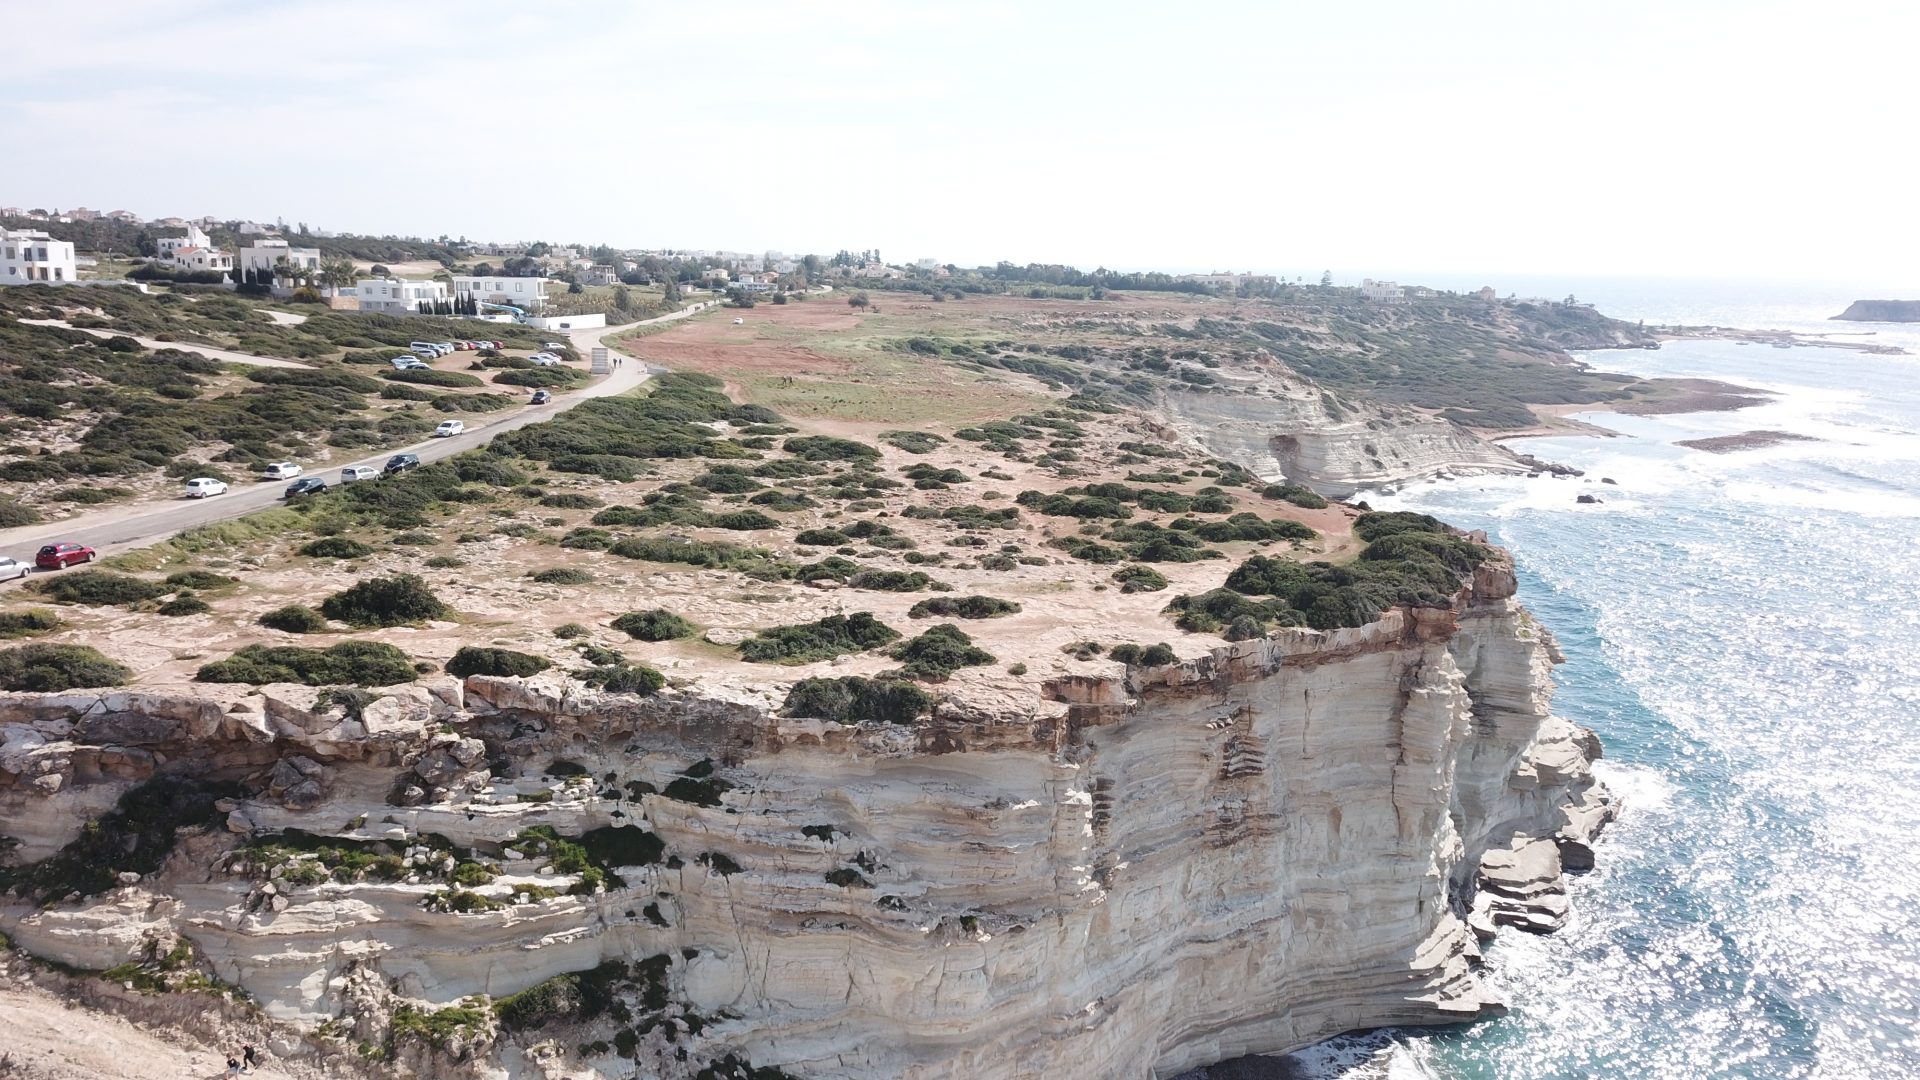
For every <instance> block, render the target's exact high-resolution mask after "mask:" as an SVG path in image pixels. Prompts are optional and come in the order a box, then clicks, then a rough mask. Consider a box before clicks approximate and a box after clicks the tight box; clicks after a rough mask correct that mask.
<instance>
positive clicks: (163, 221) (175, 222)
mask: <svg viewBox="0 0 1920 1080" xmlns="http://www.w3.org/2000/svg"><path fill="white" fill-rule="evenodd" d="M147 224H149V225H151V226H153V227H154V228H156V229H184V228H186V227H187V219H186V218H177V217H163V218H154V219H153V220H152V221H149V222H147Z"/></svg>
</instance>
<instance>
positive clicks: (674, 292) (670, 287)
mask: <svg viewBox="0 0 1920 1080" xmlns="http://www.w3.org/2000/svg"><path fill="white" fill-rule="evenodd" d="M661 299H663V300H665V301H666V302H667V303H669V304H677V303H679V302H680V301H682V300H684V299H686V297H685V296H684V295H683V294H682V293H681V292H680V286H678V285H676V284H674V283H673V282H671V281H669V282H667V291H666V294H665V295H664V296H662V297H661Z"/></svg>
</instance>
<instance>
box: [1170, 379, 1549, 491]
mask: <svg viewBox="0 0 1920 1080" xmlns="http://www.w3.org/2000/svg"><path fill="white" fill-rule="evenodd" d="M1282 385H1283V386H1284V387H1285V389H1284V390H1282V391H1280V392H1277V393H1276V394H1275V395H1274V396H1272V397H1254V396H1247V395H1226V394H1200V393H1182V392H1179V391H1172V390H1170V391H1167V392H1166V393H1165V394H1163V395H1162V398H1161V401H1160V406H1161V411H1162V412H1163V414H1164V415H1165V416H1166V417H1168V419H1169V421H1170V422H1171V423H1172V424H1173V425H1174V427H1176V428H1177V429H1178V430H1179V431H1180V432H1181V433H1182V434H1184V435H1186V436H1187V437H1188V438H1190V439H1192V440H1193V441H1194V442H1196V443H1198V444H1199V445H1200V446H1201V447H1203V448H1204V449H1205V450H1206V451H1207V452H1208V453H1209V454H1212V455H1214V456H1215V457H1219V458H1223V459H1225V460H1228V461H1232V462H1234V463H1236V464H1239V465H1241V466H1244V467H1245V468H1247V469H1248V470H1250V471H1251V472H1253V473H1254V474H1255V475H1256V476H1259V477H1260V478H1261V479H1263V480H1269V481H1278V480H1291V481H1294V482H1296V483H1301V484H1305V485H1307V486H1309V487H1311V488H1313V489H1314V490H1315V491H1318V492H1319V493H1321V494H1322V495H1326V496H1328V497H1330V498H1346V497H1348V496H1351V495H1352V494H1353V493H1354V492H1356V491H1358V490H1360V489H1361V488H1362V487H1366V486H1369V485H1374V486H1378V485H1382V484H1397V483H1405V482H1407V481H1410V480H1422V479H1426V478H1428V477H1434V476H1441V475H1455V474H1463V473H1476V472H1527V471H1529V470H1530V469H1532V468H1535V467H1537V466H1535V465H1531V464H1529V463H1527V462H1525V461H1523V460H1521V459H1520V458H1519V457H1516V456H1515V455H1514V454H1513V453H1512V452H1511V451H1509V450H1507V449H1505V448H1504V447H1502V446H1500V445H1499V444H1498V443H1492V442H1487V441H1485V440H1482V439H1479V438H1476V437H1475V436H1474V435H1473V434H1472V433H1470V432H1468V431H1467V430H1466V429H1464V428H1462V427H1460V426H1459V425H1457V424H1454V423H1452V422H1450V421H1447V420H1442V419H1439V418H1437V417H1430V416H1425V415H1422V414H1418V413H1411V412H1407V411H1395V412H1391V413H1389V412H1387V411H1385V410H1381V409H1379V408H1378V407H1376V406H1373V405H1368V404H1352V405H1346V404H1339V403H1336V404H1334V405H1333V406H1331V407H1329V406H1328V405H1327V403H1326V400H1327V399H1326V395H1325V394H1324V393H1323V392H1322V391H1320V390H1319V389H1318V388H1316V387H1313V386H1311V385H1310V384H1305V383H1303V382H1302V383H1283V384H1282Z"/></svg>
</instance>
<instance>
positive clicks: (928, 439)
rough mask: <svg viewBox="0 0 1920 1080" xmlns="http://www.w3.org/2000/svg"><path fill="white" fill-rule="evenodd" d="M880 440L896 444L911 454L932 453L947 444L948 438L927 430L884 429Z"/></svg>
mask: <svg viewBox="0 0 1920 1080" xmlns="http://www.w3.org/2000/svg"><path fill="white" fill-rule="evenodd" d="M880 441H881V442H883V443H886V444H887V445H889V446H896V447H899V448H900V449H902V450H905V451H906V452H907V453H909V454H931V453H933V452H934V451H935V450H937V449H939V448H940V447H942V446H944V445H946V442H947V440H946V439H944V438H941V437H940V436H938V435H935V434H933V433H931V432H926V431H883V432H881V433H880Z"/></svg>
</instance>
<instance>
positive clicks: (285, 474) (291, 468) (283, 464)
mask: <svg viewBox="0 0 1920 1080" xmlns="http://www.w3.org/2000/svg"><path fill="white" fill-rule="evenodd" d="M303 471H304V470H302V469H301V468H300V466H298V465H295V464H294V463H293V462H291V461H276V462H274V463H273V464H271V465H269V466H267V467H266V468H264V469H261V470H260V479H262V480H291V479H293V478H294V477H296V476H299V475H300V474H301V472H303Z"/></svg>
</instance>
